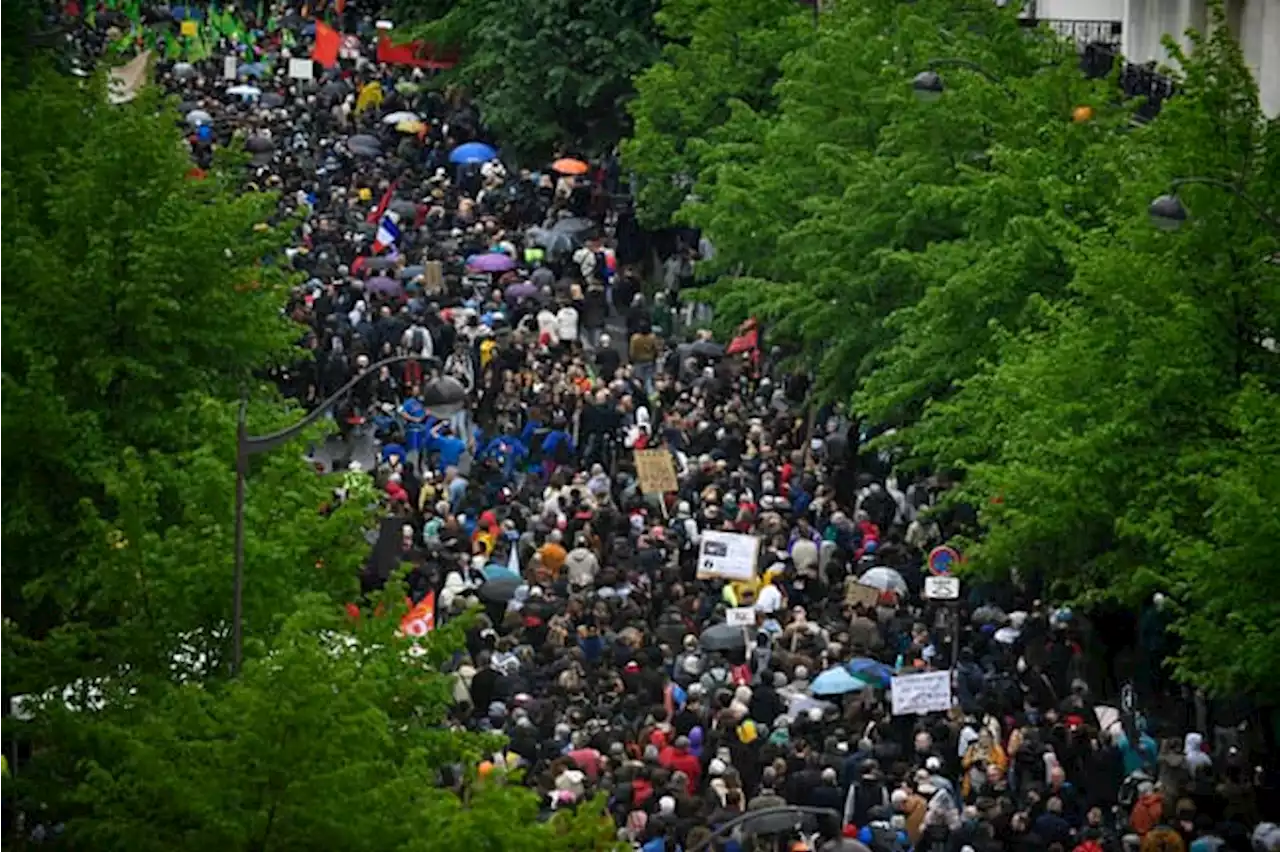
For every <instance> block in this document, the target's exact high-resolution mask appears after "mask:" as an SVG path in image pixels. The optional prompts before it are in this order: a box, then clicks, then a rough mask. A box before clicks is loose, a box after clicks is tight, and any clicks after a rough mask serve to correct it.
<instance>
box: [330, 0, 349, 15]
mask: <svg viewBox="0 0 1280 852" xmlns="http://www.w3.org/2000/svg"><path fill="white" fill-rule="evenodd" d="M333 8H334V9H337V10H338V14H339V15H341V14H342V13H343V12H345V11H346V10H347V0H337V2H336V3H334V4H333Z"/></svg>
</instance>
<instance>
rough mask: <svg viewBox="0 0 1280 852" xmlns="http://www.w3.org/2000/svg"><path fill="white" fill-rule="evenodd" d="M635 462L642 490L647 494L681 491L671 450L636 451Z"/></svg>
mask: <svg viewBox="0 0 1280 852" xmlns="http://www.w3.org/2000/svg"><path fill="white" fill-rule="evenodd" d="M635 462H636V476H637V477H638V478H639V479H640V490H641V491H643V492H644V493H645V494H665V493H666V492H668V491H677V490H679V488H680V483H679V482H678V481H677V480H676V466H675V462H674V461H673V460H672V458H671V452H670V451H669V450H636V451H635Z"/></svg>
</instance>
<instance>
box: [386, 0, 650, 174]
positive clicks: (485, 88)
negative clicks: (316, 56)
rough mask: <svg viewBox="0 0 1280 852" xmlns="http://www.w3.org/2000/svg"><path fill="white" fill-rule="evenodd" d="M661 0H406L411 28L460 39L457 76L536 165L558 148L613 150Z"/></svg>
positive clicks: (511, 145)
mask: <svg viewBox="0 0 1280 852" xmlns="http://www.w3.org/2000/svg"><path fill="white" fill-rule="evenodd" d="M654 8H655V2H654V0H624V2H607V0H518V2H517V3H516V4H515V5H512V4H511V3H499V2H497V0H460V2H457V3H454V4H451V6H450V8H449V10H448V11H447V13H444V14H441V13H440V11H441V10H440V9H439V7H437V6H433V5H432V4H420V3H416V2H408V1H407V0H406V2H403V3H401V4H400V6H399V7H398V8H397V10H396V11H397V21H398V22H400V23H402V24H403V25H404V26H406V27H407V32H408V34H410V35H421V36H423V37H424V38H427V39H428V40H431V41H435V42H439V43H447V44H454V45H457V46H459V47H460V48H461V50H462V59H461V62H460V64H459V66H458V68H457V69H455V70H454V71H453V72H450V79H452V80H455V81H457V82H460V83H462V84H463V85H465V86H467V87H468V88H469V89H470V90H471V91H472V93H473V96H474V99H475V103H476V104H477V105H478V106H479V108H480V111H481V115H482V117H483V119H484V122H485V124H486V125H487V126H488V127H490V128H491V129H492V130H493V131H494V133H495V134H496V135H497V137H498V138H499V139H501V140H502V144H503V149H504V151H506V152H509V153H513V154H516V155H517V156H519V157H522V158H524V159H526V160H527V161H529V162H531V163H532V162H538V161H540V160H545V159H547V158H548V157H550V156H551V155H552V154H553V153H554V152H555V151H556V150H557V149H565V150H569V151H571V152H581V153H583V154H588V155H590V154H595V153H601V152H606V151H608V150H610V149H611V148H612V147H613V145H614V144H615V143H616V142H617V140H618V139H619V138H621V136H622V133H623V131H624V130H625V124H626V112H625V102H626V100H627V98H629V97H630V96H631V94H632V85H631V80H632V78H633V77H634V76H635V75H637V74H639V73H640V72H641V71H642V70H643V69H644V68H645V67H646V66H647V65H648V64H649V63H650V61H652V60H653V58H654V57H655V56H656V53H657V49H658V48H657V34H656V32H655V27H654V23H653V12H654Z"/></svg>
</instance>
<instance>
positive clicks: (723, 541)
mask: <svg viewBox="0 0 1280 852" xmlns="http://www.w3.org/2000/svg"><path fill="white" fill-rule="evenodd" d="M759 552H760V543H759V542H758V541H757V540H756V537H755V536H753V535H739V534H738V533H727V532H717V531H715V530H708V531H707V532H704V533H703V534H702V544H701V546H700V547H699V548H698V579H699V580H707V579H721V580H751V579H754V578H755V576H756V555H757V554H758V553H759Z"/></svg>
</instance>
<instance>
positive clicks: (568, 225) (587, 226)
mask: <svg viewBox="0 0 1280 852" xmlns="http://www.w3.org/2000/svg"><path fill="white" fill-rule="evenodd" d="M595 229H596V223H595V222H593V221H591V220H590V219H584V218H582V217H581V216H569V217H566V218H564V219H561V220H560V221H558V222H556V223H555V224H554V225H552V226H551V230H552V231H554V232H556V233H559V234H569V235H571V236H573V237H575V238H577V239H586V238H587V237H588V236H589V235H590V234H592V233H593V232H594V231H595Z"/></svg>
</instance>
